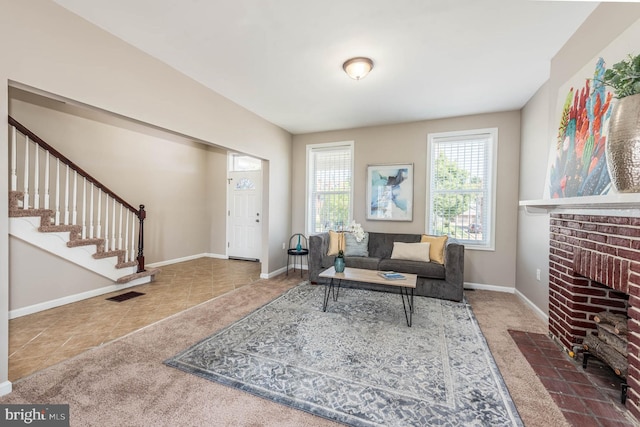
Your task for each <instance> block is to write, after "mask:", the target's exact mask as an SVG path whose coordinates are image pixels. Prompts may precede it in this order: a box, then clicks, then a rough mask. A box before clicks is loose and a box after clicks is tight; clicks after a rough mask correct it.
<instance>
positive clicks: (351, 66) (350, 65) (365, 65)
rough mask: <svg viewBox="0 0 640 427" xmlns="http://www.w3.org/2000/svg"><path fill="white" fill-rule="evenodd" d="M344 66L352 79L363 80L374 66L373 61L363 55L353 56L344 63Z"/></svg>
mask: <svg viewBox="0 0 640 427" xmlns="http://www.w3.org/2000/svg"><path fill="white" fill-rule="evenodd" d="M342 68H343V69H344V72H345V73H347V75H348V76H349V77H351V78H352V79H355V80H361V79H364V78H365V77H366V75H367V74H369V71H371V69H372V68H373V61H372V60H371V59H369V58H363V57H359V58H351V59H348V60H347V61H345V63H344V64H342Z"/></svg>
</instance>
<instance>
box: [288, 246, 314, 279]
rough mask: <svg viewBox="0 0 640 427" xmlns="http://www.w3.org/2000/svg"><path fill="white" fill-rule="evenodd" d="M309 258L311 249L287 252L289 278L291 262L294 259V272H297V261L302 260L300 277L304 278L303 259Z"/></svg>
mask: <svg viewBox="0 0 640 427" xmlns="http://www.w3.org/2000/svg"><path fill="white" fill-rule="evenodd" d="M308 256H309V249H305V248H302V249H300V250H297V249H296V248H293V249H288V250H287V276H288V275H289V260H290V259H291V257H293V271H296V259H297V258H299V259H300V277H302V259H303V258H304V257H308Z"/></svg>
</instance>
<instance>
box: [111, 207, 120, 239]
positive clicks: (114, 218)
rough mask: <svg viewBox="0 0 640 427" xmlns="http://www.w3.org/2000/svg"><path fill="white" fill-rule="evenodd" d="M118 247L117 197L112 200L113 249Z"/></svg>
mask: <svg viewBox="0 0 640 427" xmlns="http://www.w3.org/2000/svg"><path fill="white" fill-rule="evenodd" d="M116 249H118V248H117V247H116V199H113V200H112V201H111V250H116Z"/></svg>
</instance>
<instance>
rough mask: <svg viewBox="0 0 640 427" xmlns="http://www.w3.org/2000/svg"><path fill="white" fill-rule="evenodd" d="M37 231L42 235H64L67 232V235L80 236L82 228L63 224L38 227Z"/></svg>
mask: <svg viewBox="0 0 640 427" xmlns="http://www.w3.org/2000/svg"><path fill="white" fill-rule="evenodd" d="M38 231H40V232H42V233H64V232H66V231H68V232H69V233H74V234H76V235H80V234H82V226H81V225H64V224H60V225H41V226H40V227H38ZM69 237H71V236H69Z"/></svg>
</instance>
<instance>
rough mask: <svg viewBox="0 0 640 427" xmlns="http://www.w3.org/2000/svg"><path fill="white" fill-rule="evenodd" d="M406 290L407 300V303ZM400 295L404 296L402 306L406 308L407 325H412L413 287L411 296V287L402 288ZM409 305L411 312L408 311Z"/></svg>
mask: <svg viewBox="0 0 640 427" xmlns="http://www.w3.org/2000/svg"><path fill="white" fill-rule="evenodd" d="M405 292H406V297H407V298H406V299H407V302H406V303H405ZM400 296H401V297H402V308H404V317H405V319H406V320H407V326H408V327H411V323H412V322H413V288H411V296H409V289H407V288H404V287H402V288H400ZM407 306H409V313H407Z"/></svg>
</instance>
